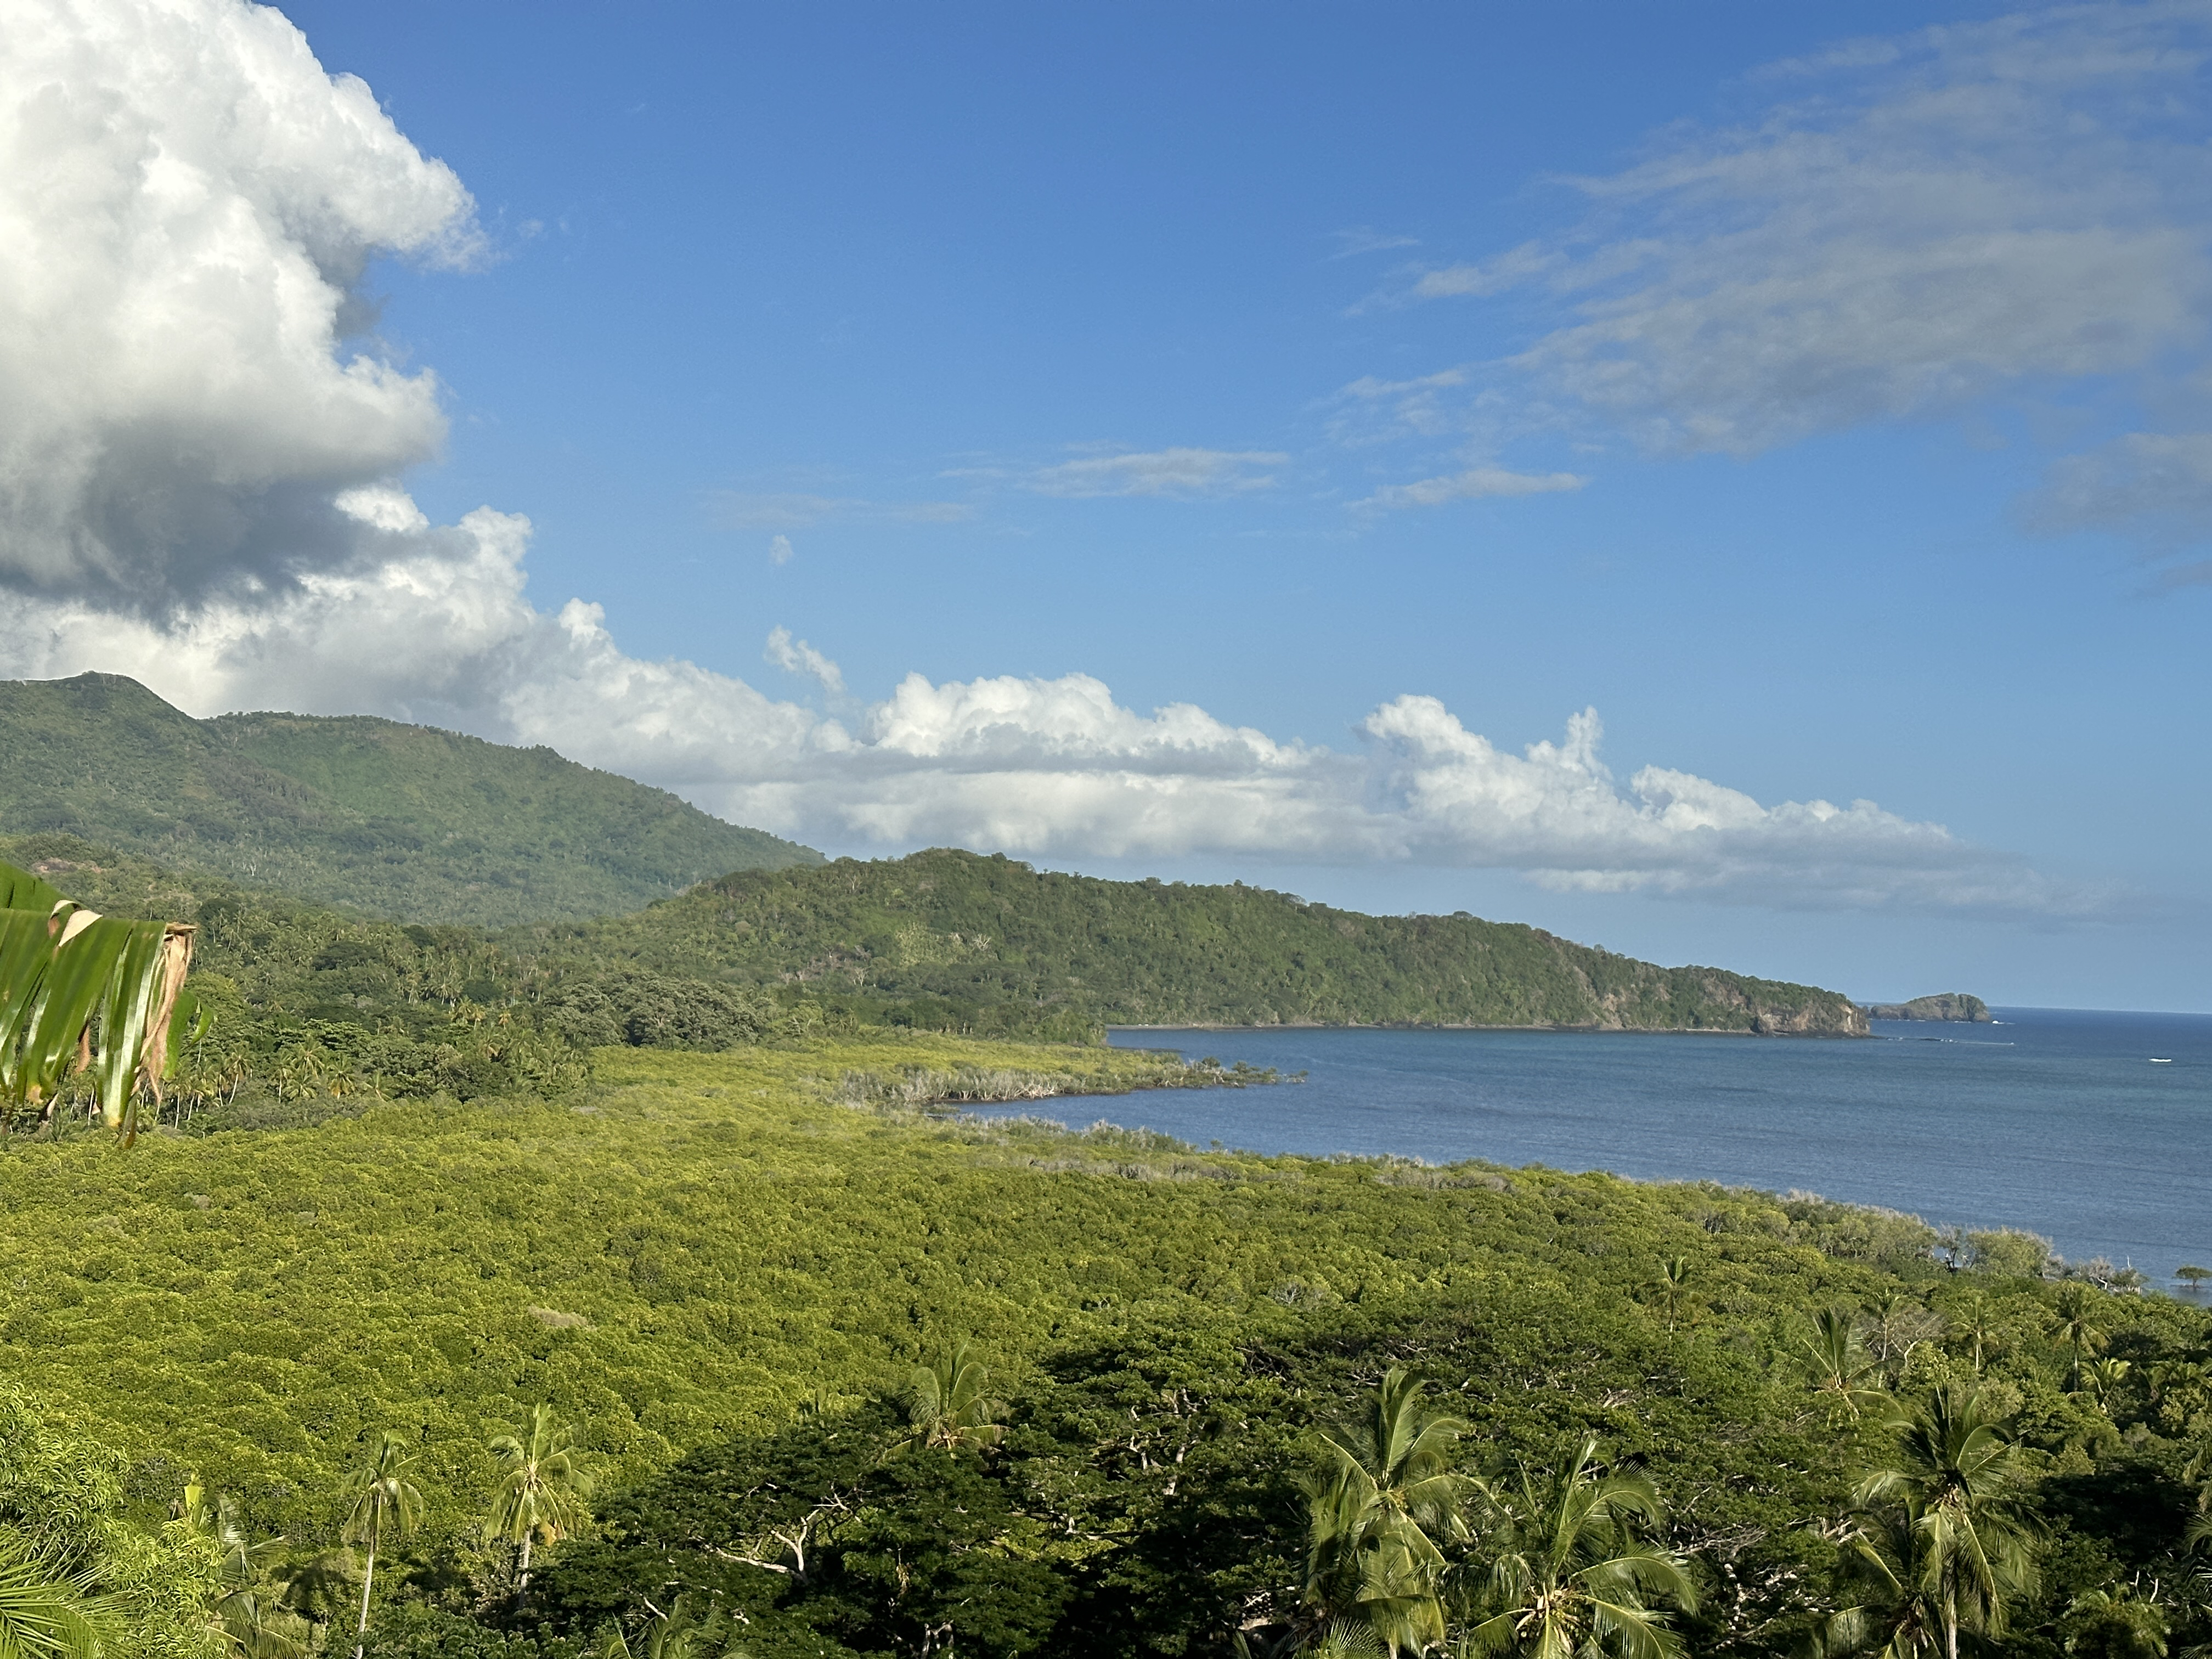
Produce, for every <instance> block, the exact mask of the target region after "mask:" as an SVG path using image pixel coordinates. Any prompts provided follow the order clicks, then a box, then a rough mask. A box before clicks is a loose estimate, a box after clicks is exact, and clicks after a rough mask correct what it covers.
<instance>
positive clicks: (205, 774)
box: [0, 674, 821, 926]
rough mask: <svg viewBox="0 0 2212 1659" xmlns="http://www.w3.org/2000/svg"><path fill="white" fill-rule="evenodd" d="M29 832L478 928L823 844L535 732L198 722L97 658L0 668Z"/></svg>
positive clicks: (15, 815) (619, 902)
mask: <svg viewBox="0 0 2212 1659" xmlns="http://www.w3.org/2000/svg"><path fill="white" fill-rule="evenodd" d="M39 830H64V831H67V832H69V833H70V834H73V835H77V836H84V837H87V838H88V839H90V840H93V841H96V842H100V843H103V844H105V845H106V846H110V847H113V848H118V849H120V850H122V851H125V852H128V853H135V854H141V855H143V856H145V857H148V858H151V859H155V860H159V861H161V863H163V864H165V865H168V866H175V867H181V868H193V869H200V870H206V871H209V872H213V873H215V874H218V875H222V876H226V877H228V878H232V879H234V880H237V881H241V882H248V883H251V884H254V885H256V886H259V887H266V888H276V889H280V890H283V891H285V892H289V893H295V894H297V895H299V896H301V897H304V898H312V899H317V900H320V901H322V902H325V903H337V904H348V905H355V906H358V907H359V908H362V909H364V910H368V911H370V912H372V913H374V914H376V915H386V916H392V917H396V918H398V919H400V920H403V921H447V922H474V923H477V924H480V925H487V926H491V925H501V924H508V923H513V922H519V921H538V920H541V919H548V918H566V917H581V916H591V915H608V914H611V913H614V912H618V911H623V910H629V909H634V908H636V907H638V906H639V905H642V904H647V903H650V902H652V901H653V900H654V899H659V898H665V897H666V896H669V895H671V894H673V893H678V892H681V891H683V890H684V889H685V888H687V887H689V886H690V885H691V884H693V883H695V882H697V881H700V880H702V879H704V878H707V877H709V876H718V875H721V874H724V873H726V872H729V871H732V870H747V869H763V868H775V867H779V866H791V865H801V864H809V863H818V862H819V861H820V858H821V855H820V854H817V853H815V852H813V851H812V850H811V849H810V848H804V847H799V846H796V845H794V844H793V843H792V842H787V841H780V840H778V839H777V838H776V837H775V836H770V835H767V834H765V833H763V831H761V830H758V829H739V828H738V827H737V826H736V825H734V824H728V823H723V822H721V821H720V819H719V818H714V817H709V816H708V814H706V813H704V812H702V811H699V810H698V809H697V808H696V807H694V806H690V805H687V804H686V803H684V801H681V800H679V799H677V798H676V797H675V796H674V795H671V794H670V793H667V792H666V791H665V790H660V789H652V788H647V787H646V786H645V785H643V784H641V783H634V782H632V781H630V780H629V779H628V778H621V777H617V776H615V775H613V774H612V773H609V772H599V771H594V770H592V769H591V768H589V767H585V766H579V765H578V764H576V763H574V761H568V760H563V759H562V757H560V756H558V755H556V754H555V753H554V752H553V751H552V750H550V749H544V748H538V749H511V748H506V747H502V746H501V745H500V744H491V743H485V742H483V741H482V740H481V739H479V738H465V737H461V736H459V735H457V734H455V733H453V732H440V731H435V730H433V729H431V728H430V727H428V726H404V725H401V724H400V723H398V721H395V720H376V719H372V718H369V717H368V716H352V717H341V718H318V717H313V716H308V715H301V714H226V715H223V716H222V717H220V718H218V719H216V720H194V719H192V718H191V716H190V715H188V714H185V713H183V712H182V711H181V710H179V709H177V708H172V707H171V706H170V705H169V704H167V702H163V701H162V700H161V698H159V697H157V696H155V695H154V694H153V693H152V692H151V691H149V690H147V689H146V688H145V687H144V686H143V685H140V684H138V683H137V681H136V680H131V679H126V678H123V677H122V676H120V675H114V674H80V675H78V676H77V677H76V678H74V679H67V680H13V681H0V832H4V833H10V834H15V835H22V834H27V833H31V832H33V831H39Z"/></svg>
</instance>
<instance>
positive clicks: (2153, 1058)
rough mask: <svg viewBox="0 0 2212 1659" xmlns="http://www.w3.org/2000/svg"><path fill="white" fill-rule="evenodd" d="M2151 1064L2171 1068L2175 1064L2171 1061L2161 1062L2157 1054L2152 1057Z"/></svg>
mask: <svg viewBox="0 0 2212 1659" xmlns="http://www.w3.org/2000/svg"><path fill="white" fill-rule="evenodd" d="M2150 1063H2151V1064H2152V1065H2154V1066H2171V1065H2172V1064H2173V1062H2172V1060H2160V1058H2159V1057H2158V1056H2157V1055H2156V1054H2153V1055H2152V1056H2151V1057H2150Z"/></svg>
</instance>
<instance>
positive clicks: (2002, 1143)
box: [1069, 1008, 2212, 1285]
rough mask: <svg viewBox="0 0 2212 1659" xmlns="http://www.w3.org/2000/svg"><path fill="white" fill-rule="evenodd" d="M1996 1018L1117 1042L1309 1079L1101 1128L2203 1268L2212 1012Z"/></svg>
mask: <svg viewBox="0 0 2212 1659" xmlns="http://www.w3.org/2000/svg"><path fill="white" fill-rule="evenodd" d="M1994 1012H1995V1013H1996V1018H1997V1020H1998V1021H1999V1022H2000V1023H1998V1024H1975V1025H1966V1024H1927V1023H1920V1022H1912V1021H1902V1020H1899V1021H1890V1020H1882V1021H1877V1022H1875V1036H1874V1037H1872V1038H1871V1039H1859V1040H1850V1039H1826V1040H1820V1039H1810V1038H1778V1037H1746V1036H1692V1035H1673V1034H1663V1035H1662V1034H1656V1033H1651V1034H1646V1033H1633V1032H1569V1031H1498V1030H1303V1029H1295V1028H1281V1027H1273V1028H1261V1029H1252V1030H1116V1031H1115V1032H1113V1033H1112V1034H1111V1036H1110V1040H1111V1041H1112V1042H1115V1044H1117V1045H1119V1046H1121V1047H1125V1048H1172V1049H1176V1050H1177V1051H1179V1052H1181V1053H1182V1054H1184V1055H1185V1056H1186V1057H1188V1058H1197V1057H1200V1056H1202V1055H1208V1054H1211V1055H1214V1056H1217V1057H1218V1058H1219V1059H1220V1060H1224V1061H1226V1062H1230V1063H1231V1064H1233V1063H1234V1062H1236V1061H1237V1060H1243V1061H1246V1062H1248V1063H1249V1064H1250V1065H1254V1066H1273V1067H1275V1068H1276V1069H1277V1070H1278V1071H1279V1072H1282V1073H1286V1074H1287V1073H1295V1072H1304V1073H1306V1080H1305V1081H1304V1082H1303V1083H1297V1084H1286V1085H1282V1086H1279V1087H1271V1088H1249V1089H1206V1090H1188V1091H1186V1090H1174V1091H1160V1092H1158V1093H1150V1094H1142V1095H1137V1096H1133V1097H1127V1098H1124V1099H1117V1100H1115V1101H1113V1102H1112V1103H1111V1104H1110V1107H1109V1109H1108V1111H1107V1113H1106V1115H1108V1116H1109V1117H1110V1118H1112V1119H1113V1120H1114V1121H1118V1122H1121V1123H1124V1124H1126V1125H1127V1126H1129V1127H1146V1128H1151V1129H1156V1130H1159V1131H1161V1132H1163V1133H1167V1134H1170V1135H1174V1136H1176V1137H1177V1138H1179V1139H1183V1140H1188V1141H1191V1142H1193V1143H1194V1144H1196V1145H1198V1146H1206V1145H1207V1144H1208V1143H1209V1142H1218V1143H1220V1144H1222V1145H1225V1146H1234V1147H1240V1148H1243V1149H1246V1150H1249V1151H1254V1152H1304V1153H1312V1154H1317V1155H1322V1156H1327V1155H1328V1154H1332V1153H1351V1154H1354V1155H1362V1156H1372V1155H1376V1154H1395V1155H1397V1156H1400V1157H1409V1158H1424V1159H1426V1160H1428V1161H1430V1162H1431V1163H1447V1162H1453V1161H1456V1160H1459V1159H1462V1158H1480V1159H1483V1160H1485V1161H1487V1162H1490V1163H1493V1164H1504V1165H1508V1166H1518V1165H1521V1164H1547V1165H1549V1166H1551V1167H1553V1168H1554V1169H1559V1170H1613V1171H1614V1172H1615V1173H1617V1174H1620V1175H1625V1176H1635V1177H1638V1178H1639V1179H1644V1180H1654V1181H1696V1180H1710V1181H1717V1182H1723V1183H1724V1184H1726V1185H1729V1186H1744V1187H1759V1188H1766V1189H1768V1190H1771V1191H1773V1192H1778V1193H1779V1192H1787V1191H1790V1190H1791V1189H1793V1188H1795V1189H1799V1190H1804V1191H1812V1192H1818V1193H1820V1194H1824V1195H1825V1196H1826V1197H1828V1198H1832V1199H1839V1200H1844V1201H1846V1202H1850V1203H1854V1204H1874V1205H1881V1206H1886V1207H1887V1208H1891V1209H1897V1210H1905V1211H1909V1212H1911V1213H1913V1214H1916V1215H1919V1216H1922V1217H1923V1218H1926V1219H1927V1220H1929V1221H1930V1222H1933V1223H1936V1225H1946V1224H1955V1225H1960V1226H1965V1227H1969V1228H1978V1227H1995V1226H2015V1227H2025V1228H2027V1229H2029V1230H2031V1231H2035V1232H2039V1233H2041V1234H2044V1235H2045V1237H2049V1238H2051V1240H2053V1241H2054V1243H2056V1244H2057V1249H2059V1251H2060V1252H2061V1253H2062V1254H2063V1255H2065V1256H2066V1257H2068V1258H2069V1260H2074V1261H2083V1260H2087V1259H2089V1258H2091V1257H2094V1256H2100V1255H2101V1256H2104V1257H2106V1258H2107V1259H2109V1260H2110V1261H2112V1262H2114V1263H2116V1264H2121V1265H2133V1266H2134V1267H2137V1268H2139V1269H2141V1270H2142V1272H2143V1273H2147V1274H2148V1275H2149V1276H2150V1277H2151V1279H2152V1281H2153V1282H2154V1284H2158V1285H2166V1284H2167V1283H2169V1282H2170V1279H2171V1275H2172V1272H2173V1269H2174V1268H2175V1267H2178V1266H2179V1265H2180V1264H2182V1263H2183V1262H2197V1263H2202V1264H2204V1265H2206V1266H2212V1015H2197V1014H2146V1013H2113V1012H2086V1011H2075V1010H2066V1009H2051V1008H2004V1009H1998V1010H1995V1011H1994ZM1101 1104H1106V1103H1103V1102H1102V1103H1101ZM1069 1115H1070V1116H1074V1115H1075V1114H1073V1113H1071V1114H1069Z"/></svg>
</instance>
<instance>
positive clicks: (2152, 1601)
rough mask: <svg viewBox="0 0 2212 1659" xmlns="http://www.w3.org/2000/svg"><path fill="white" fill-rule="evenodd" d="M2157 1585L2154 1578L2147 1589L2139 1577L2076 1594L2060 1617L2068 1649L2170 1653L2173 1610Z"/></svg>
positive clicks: (2088, 1657)
mask: <svg viewBox="0 0 2212 1659" xmlns="http://www.w3.org/2000/svg"><path fill="white" fill-rule="evenodd" d="M2158 1591H2159V1587H2158V1585H2157V1584H2155V1583H2153V1584H2152V1585H2151V1587H2150V1594H2149V1595H2144V1594H2143V1590H2142V1581H2141V1580H2140V1579H2138V1580H2136V1582H2134V1583H2119V1584H2112V1585H2108V1586H2105V1587H2102V1588H2100V1589H2093V1590H2089V1591H2087V1592H2085V1593H2084V1594H2082V1595H2077V1596H2075V1598H2074V1600H2073V1601H2071V1602H2070V1603H2069V1604H2068V1606H2067V1608H2066V1616H2065V1617H2064V1618H2063V1619H2061V1620H2059V1621H2058V1633H2059V1634H2060V1635H2061V1636H2063V1638H2065V1640H2066V1651H2067V1652H2069V1653H2071V1654H2076V1655H2079V1656H2080V1659H2166V1639H2167V1638H2169V1637H2170V1636H2172V1633H2173V1627H2172V1619H2171V1617H2170V1614H2171V1612H2172V1610H2171V1609H2170V1608H2169V1607H2167V1606H2166V1603H2165V1602H2163V1601H2160V1600H2159V1599H2158Z"/></svg>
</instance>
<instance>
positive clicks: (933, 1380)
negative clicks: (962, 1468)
mask: <svg viewBox="0 0 2212 1659" xmlns="http://www.w3.org/2000/svg"><path fill="white" fill-rule="evenodd" d="M990 1381H991V1372H990V1368H989V1367H988V1366H987V1365H985V1364H983V1363H982V1362H981V1360H979V1359H977V1358H975V1357H974V1355H973V1354H971V1353H970V1352H969V1346H968V1344H967V1343H966V1342H965V1341H962V1342H958V1343H956V1344H954V1345H953V1346H951V1347H950V1348H946V1349H940V1350H939V1352H938V1355H937V1358H935V1359H933V1360H932V1361H931V1362H930V1363H929V1364H927V1365H917V1366H915V1369H914V1372H913V1375H912V1376H909V1377H908V1379H907V1385H906V1420H907V1426H908V1428H909V1429H910V1430H911V1431H912V1433H911V1435H910V1436H909V1437H908V1442H907V1443H908V1445H910V1446H914V1447H928V1446H942V1447H944V1448H945V1449H946V1450H947V1451H957V1450H958V1449H960V1448H962V1447H963V1446H973V1447H975V1449H978V1450H981V1449H984V1448H986V1447H989V1446H995V1445H997V1444H998V1443H1000V1441H1001V1440H1003V1439H1005V1438H1006V1430H1005V1428H1003V1427H1002V1426H1001V1425H1000V1422H999V1419H1000V1418H1001V1417H1003V1416H1005V1415H1006V1402H1005V1401H999V1400H992V1399H989V1398H987V1396H986V1395H985V1392H984V1391H985V1389H987V1388H988V1387H989V1386H990Z"/></svg>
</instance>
